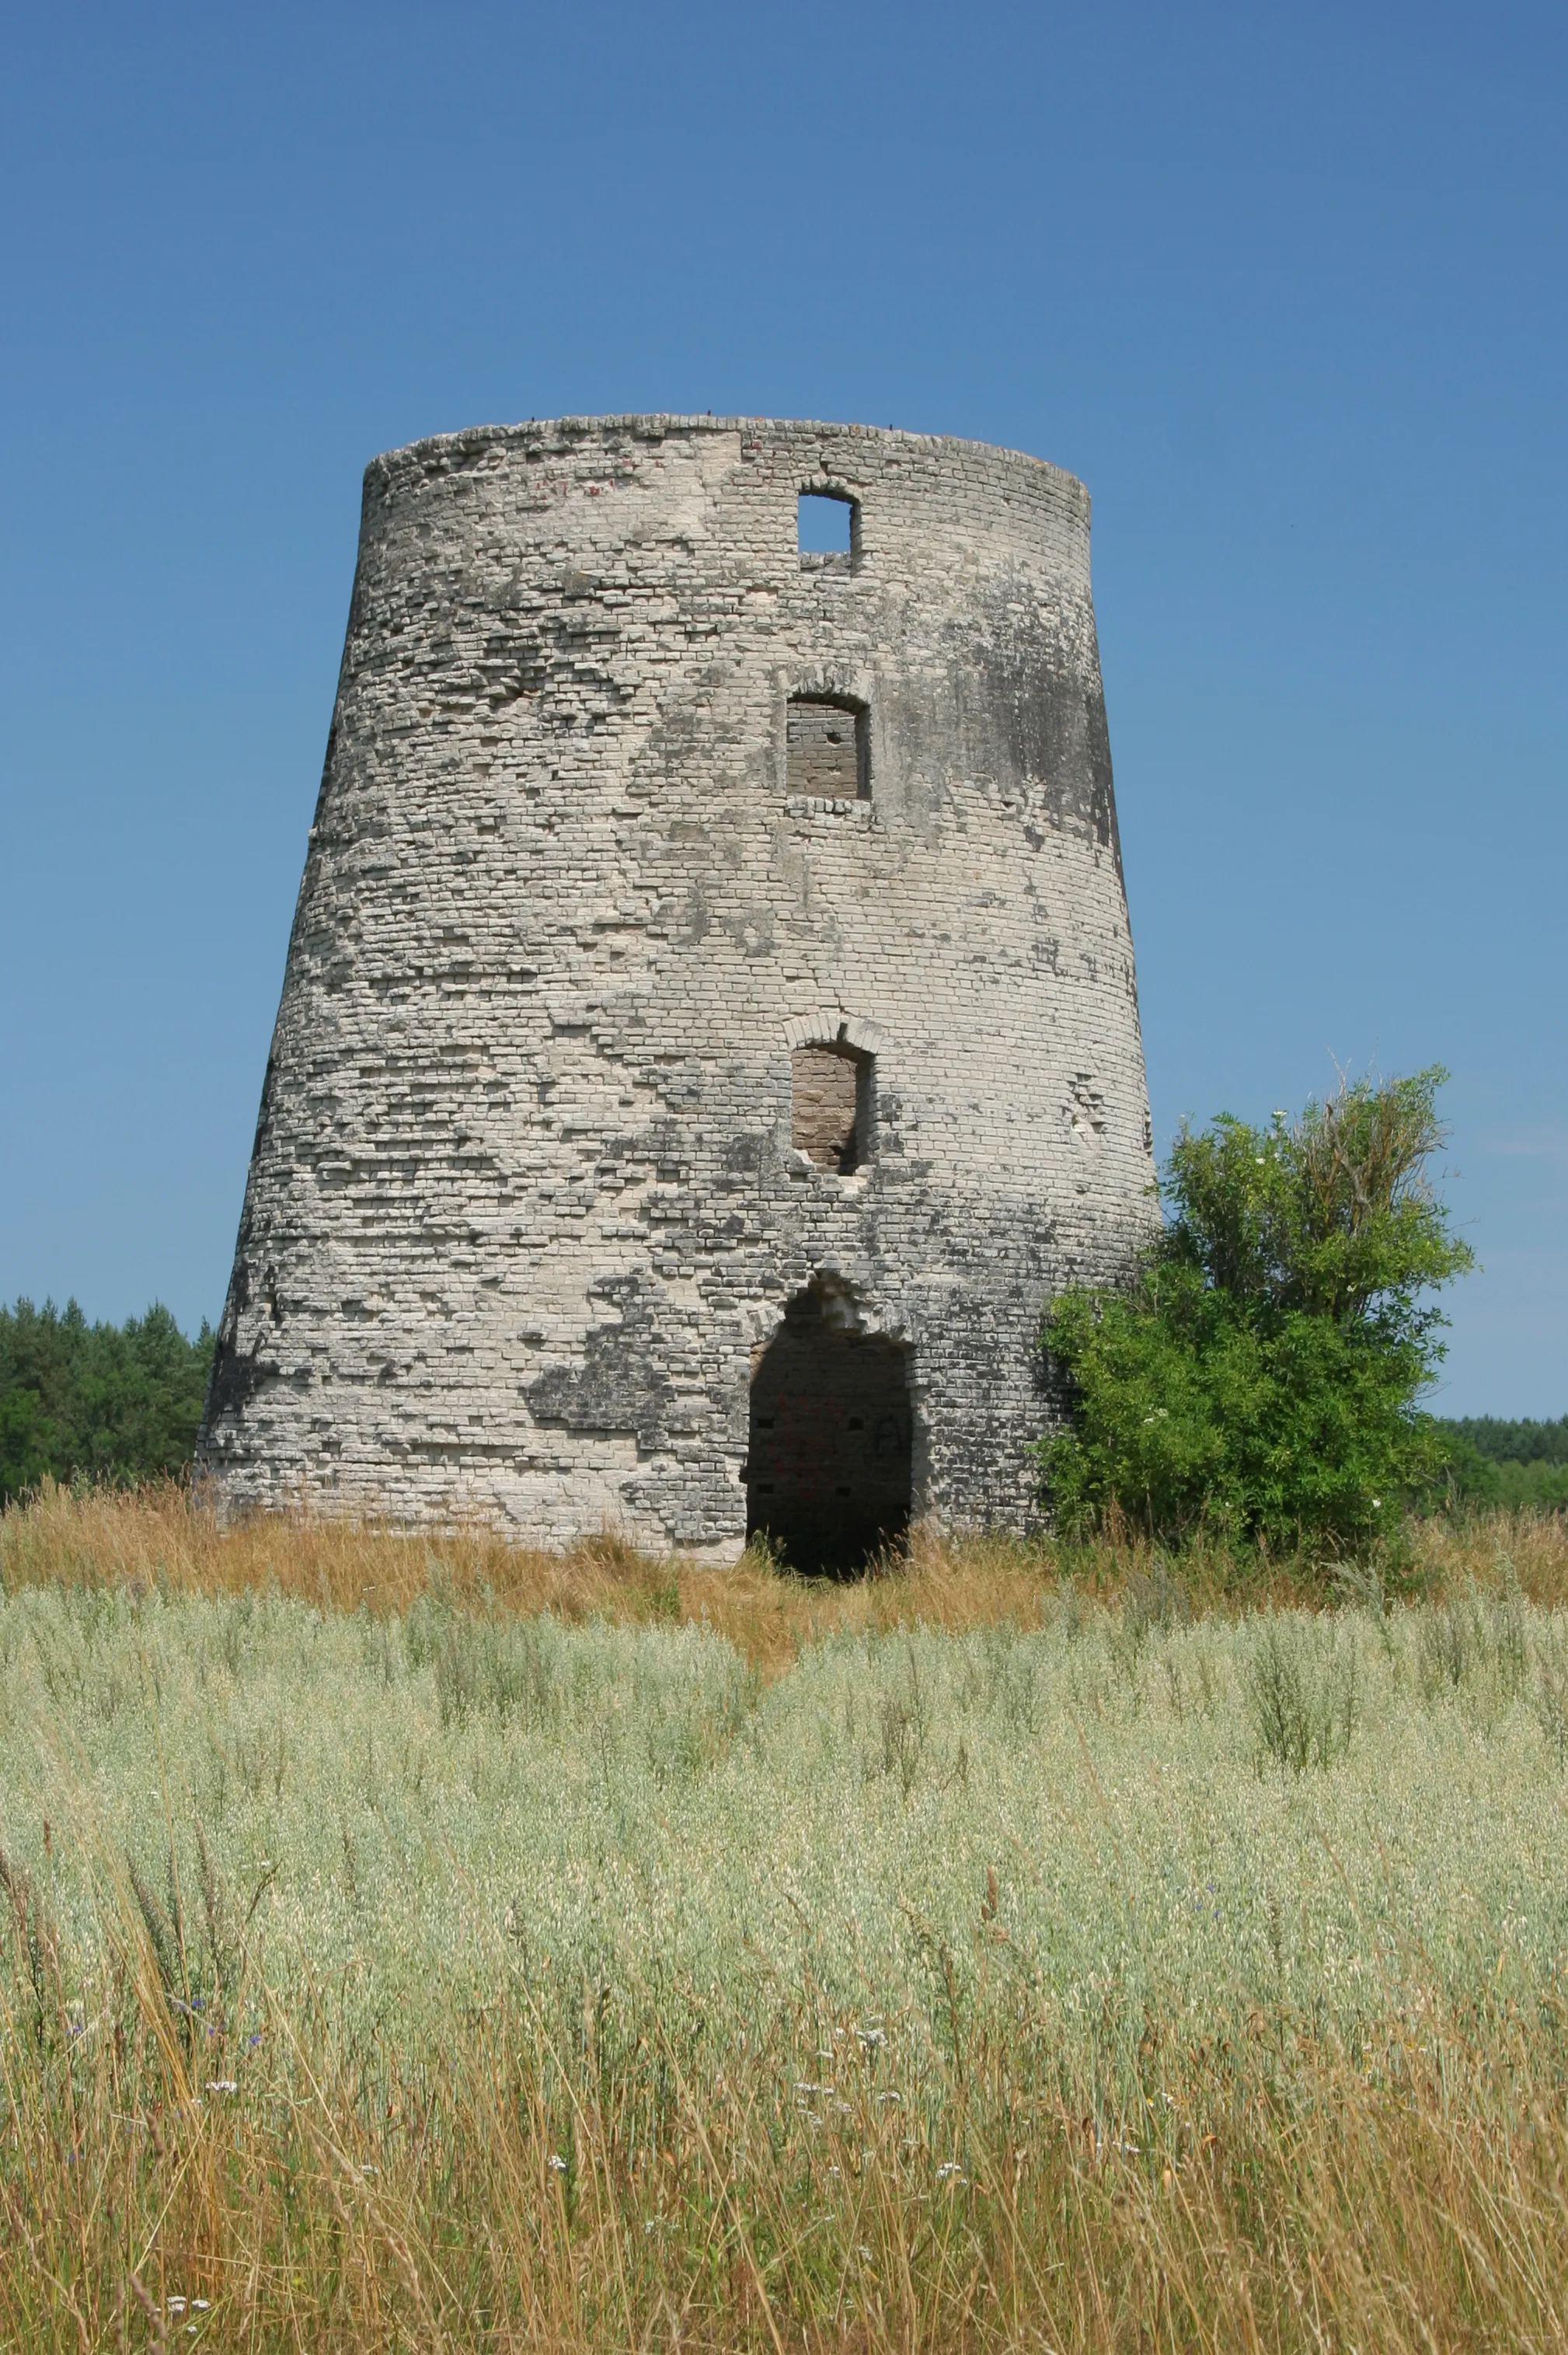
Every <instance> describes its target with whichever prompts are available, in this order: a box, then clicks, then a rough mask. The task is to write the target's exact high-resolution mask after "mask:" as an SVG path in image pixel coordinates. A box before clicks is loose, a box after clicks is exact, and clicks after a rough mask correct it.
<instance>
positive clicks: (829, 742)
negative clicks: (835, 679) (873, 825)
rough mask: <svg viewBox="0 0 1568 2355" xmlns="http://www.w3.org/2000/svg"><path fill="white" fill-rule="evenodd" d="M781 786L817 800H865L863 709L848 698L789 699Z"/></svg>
mask: <svg viewBox="0 0 1568 2355" xmlns="http://www.w3.org/2000/svg"><path fill="white" fill-rule="evenodd" d="M784 783H785V790H786V791H787V792H789V793H791V794H809V795H810V797H811V798H812V799H813V800H816V801H835V802H846V801H847V802H853V801H869V800H870V798H871V740H870V731H869V729H868V727H867V714H866V710H865V707H864V705H863V704H858V703H852V702H851V701H850V699H849V698H848V697H847V696H826V695H792V696H791V697H790V698H789V709H788V711H787V712H786V713H785V717H784Z"/></svg>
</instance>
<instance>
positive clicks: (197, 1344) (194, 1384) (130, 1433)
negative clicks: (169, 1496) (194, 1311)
mask: <svg viewBox="0 0 1568 2355" xmlns="http://www.w3.org/2000/svg"><path fill="white" fill-rule="evenodd" d="M212 1347H213V1334H212V1329H211V1327H209V1326H208V1325H207V1324H206V1323H205V1322H204V1324H203V1326H202V1328H201V1331H200V1332H199V1333H198V1334H197V1335H196V1339H195V1340H194V1341H187V1340H186V1339H185V1335H184V1334H183V1333H182V1332H181V1331H180V1328H179V1327H178V1326H177V1325H176V1324H175V1320H174V1318H173V1317H172V1316H170V1314H169V1312H168V1310H167V1309H166V1308H164V1307H162V1306H160V1305H158V1304H157V1303H154V1305H153V1306H152V1307H151V1308H149V1309H148V1311H147V1313H146V1315H145V1316H132V1318H131V1319H130V1320H129V1322H128V1323H126V1324H124V1325H90V1324H89V1323H88V1321H87V1319H86V1317H85V1316H83V1315H82V1313H81V1310H80V1309H79V1307H78V1306H77V1305H76V1302H75V1301H74V1300H72V1301H68V1302H67V1304H66V1305H65V1307H64V1308H63V1309H59V1308H57V1307H56V1306H55V1305H54V1303H53V1302H52V1301H48V1300H46V1301H45V1303H44V1305H43V1306H42V1307H41V1308H35V1307H34V1305H33V1304H32V1302H31V1301H30V1300H18V1301H17V1303H16V1307H15V1308H0V1504H8V1503H9V1502H10V1501H11V1499H12V1498H13V1497H17V1496H20V1495H22V1494H23V1493H24V1492H25V1491H26V1490H27V1489H29V1488H36V1487H37V1486H38V1485H39V1483H40V1482H41V1481H43V1480H45V1479H51V1480H59V1481H70V1480H76V1479H88V1480H101V1481H109V1482H111V1483H112V1484H114V1485H116V1486H120V1487H123V1486H127V1485H129V1484H130V1483H131V1482H132V1481H135V1480H144V1479H147V1478H149V1477H151V1476H153V1475H154V1474H156V1473H160V1472H172V1473H179V1472H183V1471H184V1470H185V1467H186V1465H188V1464H189V1462H190V1460H191V1451H192V1449H193V1448H194V1447H195V1445H196V1425H197V1424H198V1423H200V1421H201V1410H202V1401H203V1399H204V1397H205V1395H206V1392H207V1373H208V1370H209V1369H210V1367H211V1365H212Z"/></svg>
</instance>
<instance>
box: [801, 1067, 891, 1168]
mask: <svg viewBox="0 0 1568 2355" xmlns="http://www.w3.org/2000/svg"><path fill="white" fill-rule="evenodd" d="M874 1068H875V1066H874V1062H873V1060H872V1058H871V1057H870V1056H869V1055H863V1054H861V1053H859V1052H858V1051H857V1050H855V1049H854V1048H853V1047H845V1046H842V1045H836V1046H828V1045H822V1046H815V1047H797V1048H796V1050H795V1051H794V1053H793V1055H792V1056H791V1057H790V1059H789V1078H790V1103H789V1142H790V1144H791V1145H793V1146H795V1147H796V1149H797V1150H798V1151H799V1152H801V1153H807V1154H810V1157H811V1159H812V1160H813V1161H814V1162H815V1163H816V1165H817V1167H818V1168H819V1169H833V1170H836V1171H837V1172H838V1175H839V1176H840V1177H852V1176H853V1173H854V1171H855V1170H857V1169H859V1168H860V1167H862V1166H863V1164H864V1163H865V1162H867V1161H869V1160H870V1158H871V1122H872V1112H873V1101H872V1079H873V1073H874Z"/></svg>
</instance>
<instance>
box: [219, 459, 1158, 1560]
mask: <svg viewBox="0 0 1568 2355" xmlns="http://www.w3.org/2000/svg"><path fill="white" fill-rule="evenodd" d="M801 491H827V492H832V493H836V494H837V495H839V496H849V497H851V498H853V500H854V501H855V502H856V503H857V508H858V513H857V520H856V530H855V536H854V554H853V559H850V558H839V559H821V558H816V559H802V558H801V556H800V554H799V552H798V547H797V536H796V500H797V495H798V494H799V493H800V492H801ZM1088 559H1089V504H1088V498H1087V495H1086V492H1085V491H1084V489H1083V487H1082V485H1080V484H1078V483H1077V482H1075V480H1074V479H1073V478H1072V477H1071V476H1070V475H1067V474H1063V473H1061V472H1060V471H1059V470H1058V469H1056V468H1054V467H1052V466H1049V465H1046V464H1042V463H1041V462H1039V461H1038V460H1035V459H1032V458H1027V457H1023V456H1021V455H1019V454H1017V453H1012V452H1007V451H1001V450H994V449H990V448H987V447H985V446H983V445H980V444H977V443H972V442H956V441H951V440H945V439H938V438H935V437H930V436H924V435H918V434H911V433H902V432H892V431H888V432H877V431H873V430H871V429H868V428H864V427H858V426H834V425H813V424H794V423H776V422H772V421H759V420H754V419H733V418H731V419H715V418H676V417H646V418H641V417H627V418H610V419H604V418H599V419H563V420H559V421H555V422H552V423H548V424H529V425H525V426H511V427H494V428H492V427H486V428H483V429H480V430H476V431H474V432H465V433H458V434H452V435H446V436H442V437H440V438H438V439H435V440H432V441H429V442H419V443H418V444H416V445H415V446H414V447H412V448H410V449H408V450H403V451H398V452H396V453H392V454H391V455H389V456H387V457H384V458H379V459H377V460H376V462H375V463H374V464H372V465H371V466H370V467H369V469H368V470H367V472H366V480H365V497H364V514H363V522H362V527H361V536H360V549H359V560H358V568H357V572H356V576H355V587H354V595H353V601H352V605H351V609H350V614H349V624H348V635H347V643H346V645H345V648H344V660H343V669H342V675H341V679H340V684H339V688H338V695H337V701H336V707H335V709H334V716H333V722H332V729H331V733H330V736H329V740H328V747H327V755H326V763H325V769H324V773H323V780H322V788H321V796H320V801H319V805H318V807H317V811H316V818H315V823H314V825H313V827H312V829H311V837H310V846H309V850H308V853H307V858H306V862H305V871H304V878H303V881H302V885H301V890H300V897H299V903H298V908H297V911H296V915H295V921H294V928H293V934H292V938H291V944H290V950H289V958H288V965H287V970H286V974H285V977H284V984H283V994H282V1001H281V1007H280V1009H279V1015H278V1022H277V1029H276V1033H275V1036H274V1039H273V1044H272V1051H271V1054H270V1059H269V1061H268V1067H267V1073H266V1080H265V1083H264V1086H263V1090H262V1100H261V1110H260V1120H259V1123H258V1126H257V1132H256V1143H255V1147H254V1151H253V1154H252V1158H251V1164H250V1170H249V1181H248V1185H247V1189H246V1197H245V1205H244V1210H243V1213H242V1217H241V1220H240V1229H239V1237H238V1249H237V1252H236V1258H235V1266H234V1273H233V1278H232V1281H231V1284H230V1288H229V1294H228V1304H227V1305H226V1308H225V1312H224V1316H223V1322H222V1327H221V1331H220V1339H219V1349H218V1356H217V1366H216V1370H215V1375H214V1380H213V1386H212V1391H211V1394H210V1396H209V1399H208V1402H207V1415H206V1418H205V1421H204V1426H203V1432H202V1436H201V1440H200V1443H199V1448H198V1462H199V1464H200V1465H201V1467H202V1468H203V1469H204V1470H205V1471H206V1472H207V1474H208V1475H209V1476H210V1477H211V1478H212V1480H213V1481H214V1483H215V1484H216V1487H217V1493H218V1496H219V1497H220V1500H221V1502H222V1504H223V1506H224V1507H225V1508H226V1509H228V1510H234V1509H239V1508H245V1507H246V1506H249V1505H258V1504H271V1503H279V1502H282V1501H284V1500H285V1499H286V1498H288V1497H291V1496H296V1495H301V1494H308V1495H309V1496H311V1497H313V1499H314V1500H315V1502H316V1503H317V1504H319V1505H322V1506H324V1507H327V1508H331V1507H332V1506H333V1504H334V1503H337V1504H339V1505H345V1506H349V1505H351V1506H354V1507H370V1508H376V1509H378V1510H381V1511H385V1512H388V1513H390V1514H392V1515H394V1516H396V1517H397V1518H403V1519H408V1520H418V1519H419V1518H450V1517H451V1516H452V1515H453V1514H455V1513H473V1512H478V1513H481V1514H482V1515H484V1516H486V1517H488V1518H498V1519H501V1520H503V1521H504V1522H505V1523H507V1524H508V1525H510V1526H512V1527H513V1528H514V1529H516V1530H517V1531H518V1532H519V1533H523V1534H526V1535H528V1536H531V1537H535V1538H540V1539H546V1540H567V1539H568V1538H570V1537H572V1536H574V1535H576V1534H577V1533H579V1532H580V1531H582V1530H584V1529H595V1528H597V1527H599V1526H601V1525H607V1524H608V1525H613V1526H616V1527H619V1528H622V1529H626V1530H627V1531H628V1532H629V1533H630V1534H631V1535H632V1536H634V1537H636V1538H638V1539H640V1540H645V1541H649V1542H652V1543H661V1544H662V1543H670V1544H674V1545H678V1546H682V1547H685V1548H689V1549H692V1550H695V1551H698V1552H708V1553H711V1554H712V1555H713V1556H714V1557H715V1559H716V1558H722V1557H723V1556H725V1555H727V1554H731V1553H734V1552H735V1551H736V1550H738V1548H739V1546H740V1544H741V1542H742V1541H743V1539H744V1535H745V1530H746V1526H747V1491H746V1486H745V1477H744V1475H745V1466H746V1462H747V1416H748V1392H749V1385H750V1380H751V1369H752V1367H753V1364H754V1362H755V1361H757V1360H758V1357H759V1353H760V1352H761V1351H762V1349H763V1348H765V1347H766V1345H767V1344H768V1341H769V1340H770V1339H771V1338H772V1337H774V1336H775V1335H776V1334H777V1333H778V1331H779V1327H780V1323H781V1320H782V1318H783V1315H784V1310H785V1306H786V1304H787V1303H788V1302H789V1301H790V1300H791V1299H792V1298H793V1299H798V1298H799V1297H800V1295H803V1294H804V1293H806V1292H807V1291H808V1289H809V1288H810V1286H811V1285H812V1284H817V1285H818V1286H819V1287H821V1286H823V1285H826V1286H827V1287H828V1289H829V1292H830V1293H831V1295H832V1298H833V1299H834V1301H835V1302H837V1303H839V1304H840V1308H839V1310H838V1311H837V1312H836V1313H837V1314H839V1315H840V1316H841V1320H842V1321H846V1322H847V1326H848V1327H849V1328H850V1329H853V1330H854V1331H857V1332H859V1333H861V1334H864V1335H875V1336H881V1337H884V1338H885V1339H886V1340H889V1341H892V1342H895V1343H896V1344H898V1345H899V1347H900V1348H901V1350H902V1351H903V1352H905V1353H906V1354H905V1356H904V1359H903V1360H902V1362H903V1363H904V1364H905V1365H906V1369H907V1379H908V1390H909V1397H910V1401H911V1409H912V1459H911V1460H912V1472H911V1475H910V1479H911V1482H912V1494H911V1505H912V1508H913V1510H914V1511H915V1512H916V1513H917V1514H918V1513H921V1512H929V1513H934V1514H937V1515H938V1516H940V1517H941V1518H945V1519H947V1520H948V1521H978V1522H997V1523H1001V1524H1005V1525H1009V1526H1014V1527H1022V1526H1026V1525H1028V1524H1029V1522H1030V1521H1031V1519H1032V1518H1033V1515H1034V1512H1035V1505H1034V1500H1033V1484H1032V1475H1031V1470H1030V1465H1029V1460H1028V1457H1027V1455H1026V1453H1025V1449H1026V1443H1027V1442H1028V1441H1029V1439H1030V1438H1031V1437H1033V1435H1034V1434H1035V1433H1037V1432H1038V1431H1039V1429H1040V1428H1041V1427H1042V1424H1043V1423H1044V1422H1045V1421H1046V1420H1047V1419H1048V1417H1049V1414H1050V1412H1051V1401H1050V1399H1049V1397H1048V1395H1047V1394H1046V1392H1045V1391H1044V1388H1043V1387H1042V1377H1041V1370H1040V1367H1039V1363H1038V1359H1037V1355H1036V1351H1035V1348H1034V1342H1035V1336H1036V1333H1037V1329H1038V1324H1039V1317H1040V1312H1041V1308H1042V1305H1043V1303H1044V1300H1045V1299H1046V1297H1047V1296H1048V1295H1049V1294H1050V1293H1051V1292H1052V1291H1054V1289H1055V1288H1057V1287H1058V1286H1059V1285H1060V1284H1062V1283H1063V1282H1065V1281H1067V1280H1070V1279H1072V1278H1074V1277H1079V1276H1094V1275H1100V1274H1104V1273H1108V1272H1110V1271H1111V1270H1112V1269H1113V1268H1114V1267H1115V1265H1116V1264H1117V1263H1118V1261H1119V1259H1120V1257H1121V1256H1122V1254H1123V1253H1124V1252H1125V1250H1126V1248H1127V1244H1128V1239H1129V1236H1130V1235H1131V1234H1132V1233H1133V1232H1134V1231H1136V1229H1137V1228H1138V1227H1139V1224H1140V1223H1141V1222H1142V1221H1144V1220H1147V1219H1148V1217H1149V1216H1150V1200H1149V1191H1148V1189H1149V1188H1150V1182H1151V1178H1152V1174H1153V1173H1152V1167H1151V1161H1150V1126H1149V1112H1148V1102H1147V1095H1146V1091H1145V1084H1144V1073H1143V1060H1142V1049H1141V1044H1140V1039H1139V1022H1138V1005H1137V993H1136V985H1135V979H1134V970H1133V955H1132V945H1131V941H1130V937H1129V934H1128V919H1127V907H1126V900H1125V894H1124V890H1123V885H1122V875H1121V864H1120V855H1119V848H1118V838H1117V828H1116V815H1115V805H1114V800H1113V794H1112V786H1111V771H1110V758H1109V747H1108V739H1107V730H1106V720H1105V704H1104V695H1103V689H1102V687H1101V681H1100V672H1099V660H1098V653H1097V644H1096V636H1095V623H1094V612H1093V606H1092V602H1091V598H1090V590H1089V561H1088ZM791 698H815V699H817V700H818V701H819V702H821V701H831V702H835V703H836V704H837V705H838V706H839V707H840V708H841V709H844V710H845V711H847V712H849V713H851V714H852V715H853V714H854V713H856V712H859V713H860V714H861V719H860V726H861V728H862V729H863V761H864V777H865V780H866V781H867V782H869V787H870V790H869V795H866V794H864V792H863V791H862V792H860V793H855V792H854V790H853V787H848V788H846V790H845V791H844V792H843V793H842V794H838V795H819V794H811V793H809V792H801V791H795V792H791V791H790V790H789V784H790V779H789V758H788V748H787V739H788V727H789V722H788V713H789V704H790V699H791ZM852 725H853V719H852ZM799 773H800V772H799V767H798V768H797V782H798V781H799ZM829 1042H836V1043H838V1044H840V1045H842V1046H847V1047H852V1048H853V1049H855V1050H857V1051H858V1052H859V1053H860V1054H861V1055H862V1056H870V1057H872V1058H873V1059H874V1060H873V1062H872V1063H871V1065H870V1082H871V1108H870V1114H869V1120H868V1126H869V1130H870V1134H869V1136H868V1137H867V1138H865V1139H863V1140H861V1149H862V1153H863V1159H862V1162H861V1166H860V1167H858V1168H856V1169H855V1170H854V1172H853V1174H851V1175H848V1176H840V1175H839V1174H837V1173H836V1172H835V1171H833V1170H831V1169H827V1168H823V1167H819V1166H818V1165H817V1164H816V1163H815V1162H813V1161H812V1160H811V1159H810V1157H809V1156H807V1155H805V1154H804V1153H801V1152H800V1151H799V1150H798V1149H796V1148H795V1147H794V1146H792V1144H791V1141H790V1138H791V1054H792V1051H793V1050H795V1049H796V1048H799V1047H801V1046H804V1045H810V1044H812V1043H829Z"/></svg>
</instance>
